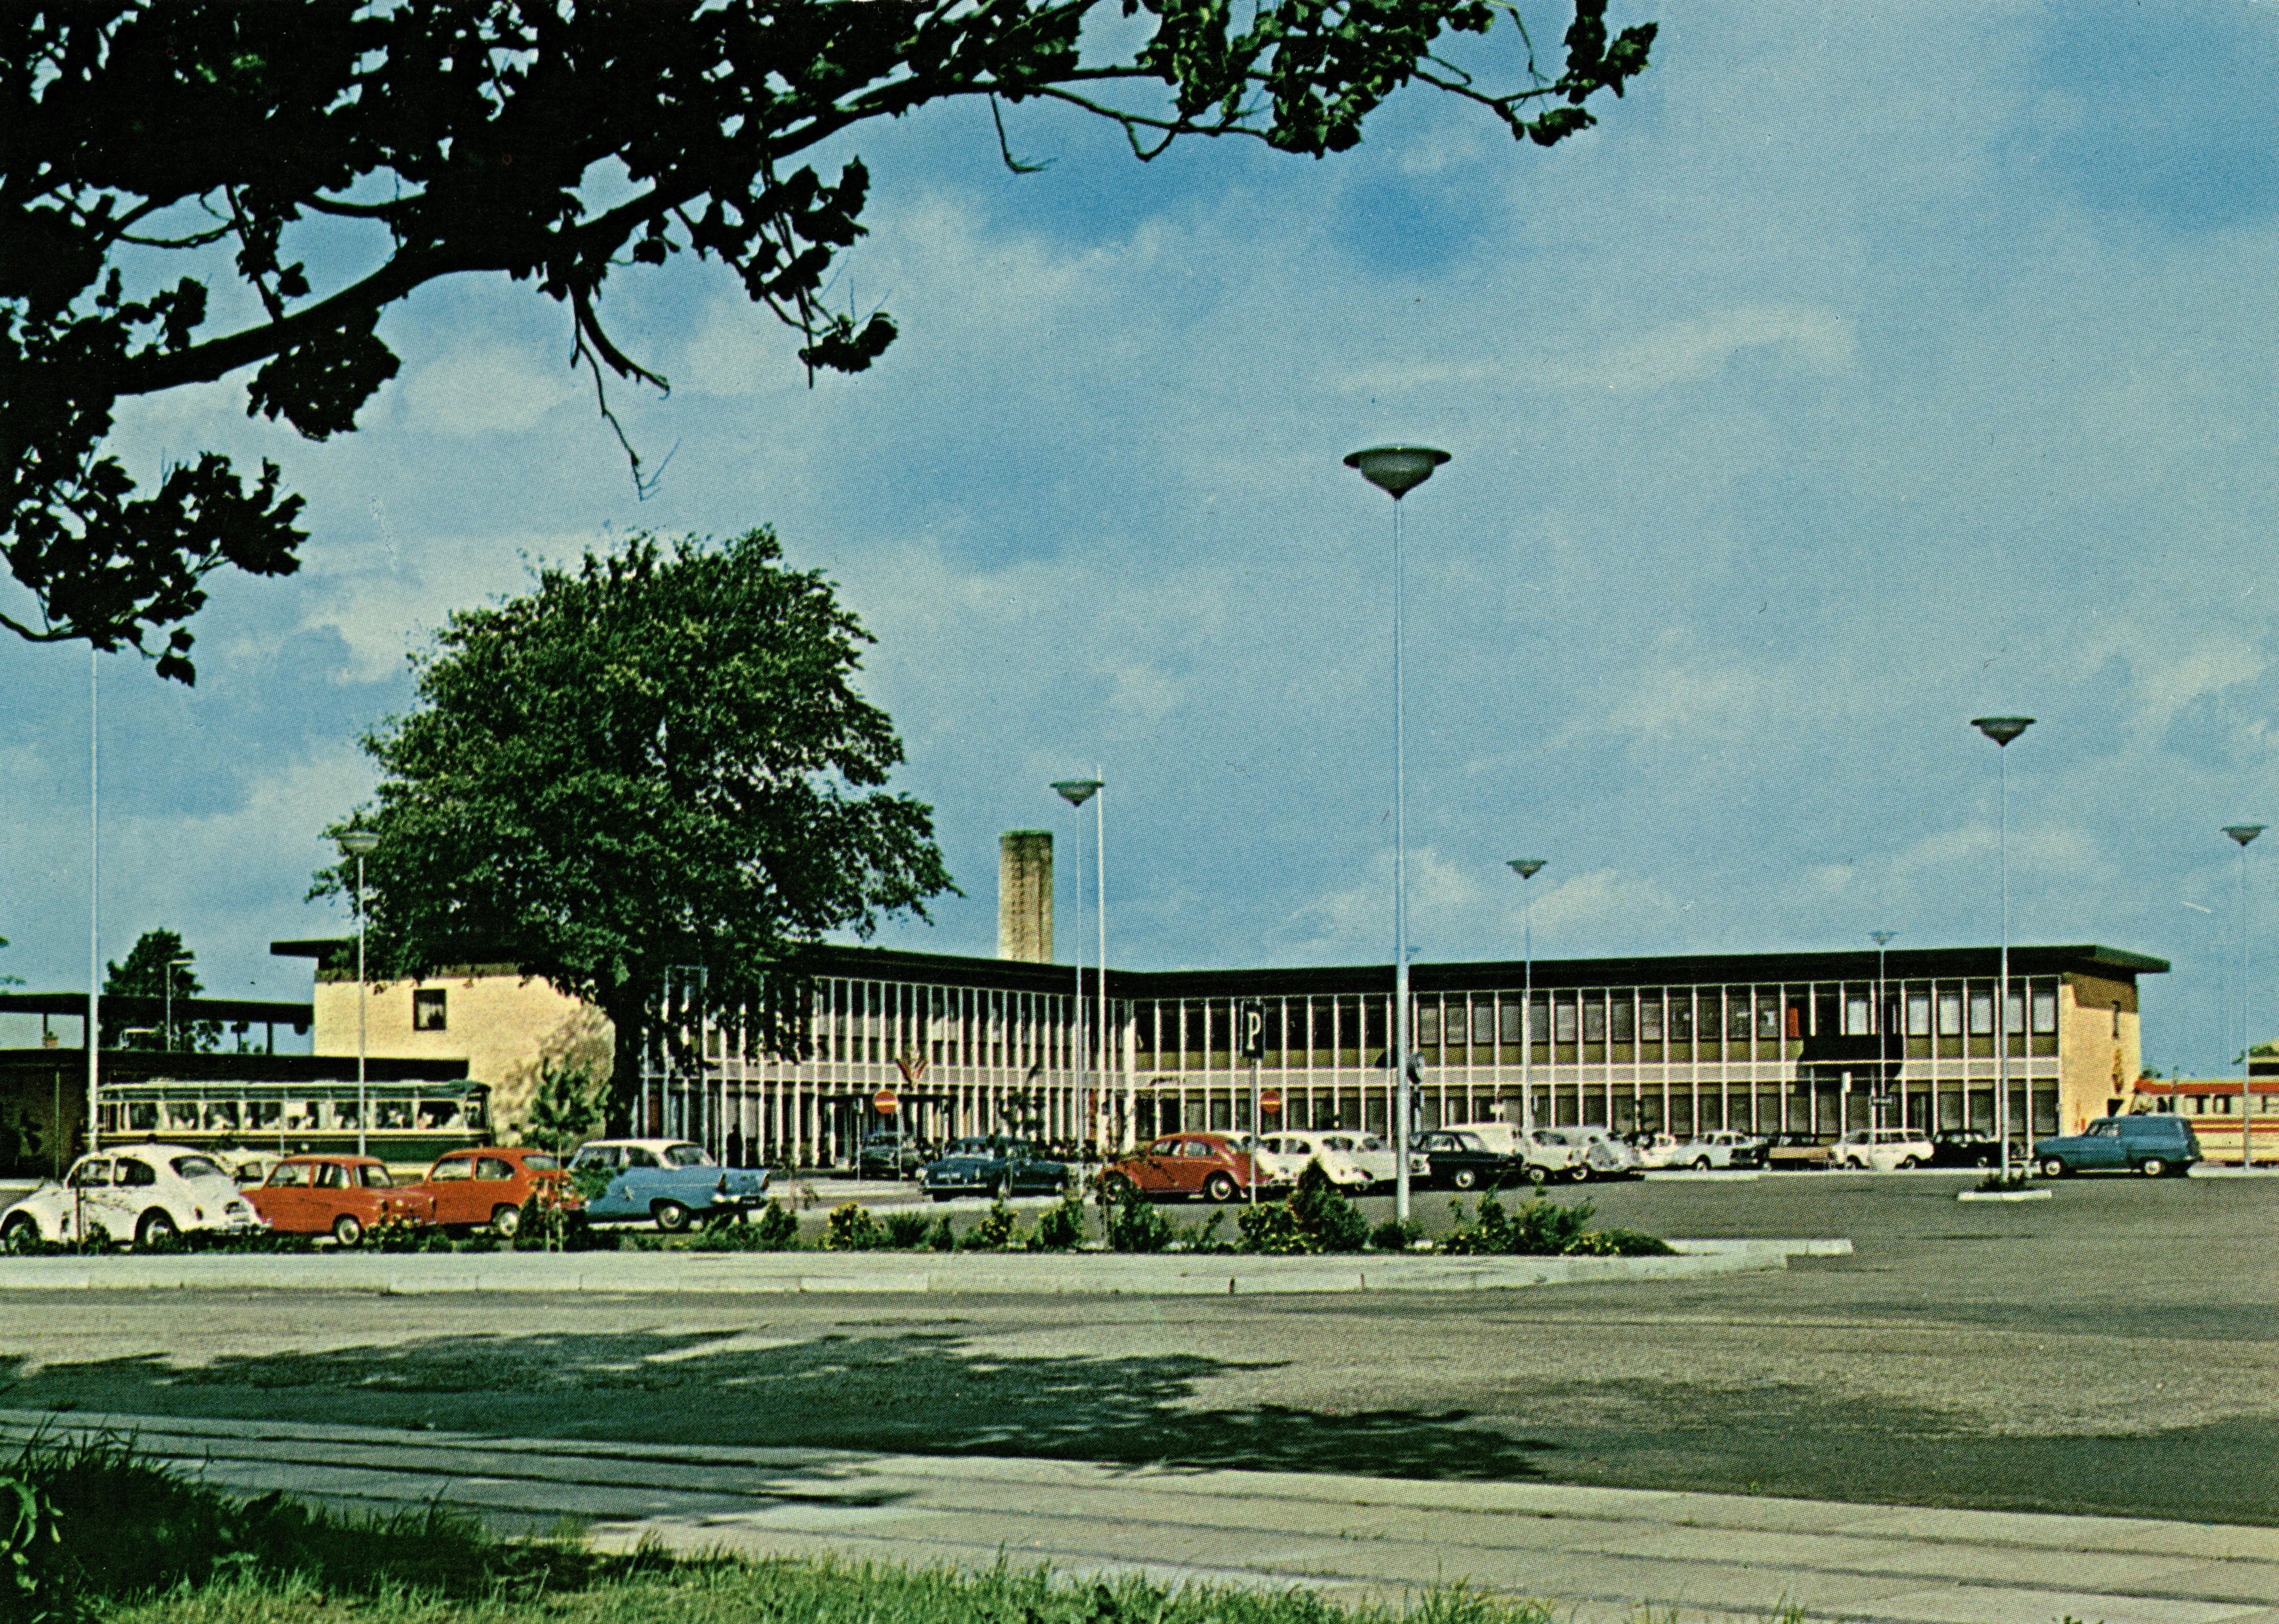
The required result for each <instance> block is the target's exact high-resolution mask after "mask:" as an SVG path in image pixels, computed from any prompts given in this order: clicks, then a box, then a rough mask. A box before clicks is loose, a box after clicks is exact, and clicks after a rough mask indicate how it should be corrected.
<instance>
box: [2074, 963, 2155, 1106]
mask: <svg viewBox="0 0 2279 1624" xmlns="http://www.w3.org/2000/svg"><path fill="white" fill-rule="evenodd" d="M2058 1029H2059V1042H2058V1053H2059V1055H2060V1070H2059V1074H2058V1131H2059V1132H2060V1133H2079V1132H2080V1131H2081V1130H2083V1128H2084V1127H2086V1126H2087V1125H2088V1124H2089V1123H2091V1122H2095V1121H2096V1120H2097V1119H2098V1118H2099V1117H2100V1116H2103V1115H2105V1110H2106V1105H2107V1104H2108V1103H2109V1102H2110V1101H2112V1100H2114V1099H2120V1100H2122V1101H2123V1104H2122V1109H2123V1110H2126V1109H2127V1108H2128V1106H2127V1104H2126V1101H2127V1100H2128V1099H2129V1094H2130V1092H2132V1091H2133V1090H2134V1089H2135V1087H2136V1085H2137V1072H2138V1071H2140V1070H2142V1069H2143V1065H2144V1048H2143V1043H2142V1029H2141V1028H2140V1026H2139V1025H2138V1018H2137V989H2136V987H2135V986H2134V985H2133V984H2130V983H2128V982H2125V981H2108V980H2106V978H2105V977H2101V976H2082V975H2069V976H2068V977H2066V978H2065V981H2064V983H2063V984H2061V985H2060V988H2059V990H2058Z"/></svg>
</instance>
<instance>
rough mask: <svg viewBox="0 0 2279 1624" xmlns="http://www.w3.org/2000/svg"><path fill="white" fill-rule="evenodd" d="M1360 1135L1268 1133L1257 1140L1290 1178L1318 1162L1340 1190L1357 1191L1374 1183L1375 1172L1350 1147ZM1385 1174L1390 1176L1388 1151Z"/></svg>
mask: <svg viewBox="0 0 2279 1624" xmlns="http://www.w3.org/2000/svg"><path fill="white" fill-rule="evenodd" d="M1360 1137H1361V1136H1359V1135H1358V1134H1352V1133H1270V1134H1268V1135H1267V1136H1266V1137H1265V1138H1263V1139H1262V1140H1260V1141H1259V1143H1261V1144H1262V1145H1264V1146H1265V1147H1266V1153H1267V1154H1268V1155H1269V1156H1271V1157H1273V1158H1275V1159H1276V1160H1277V1161H1279V1162H1280V1163H1281V1164H1282V1165H1284V1166H1285V1167H1287V1168H1290V1169H1291V1174H1290V1176H1291V1177H1292V1178H1295V1177H1297V1176H1298V1175H1299V1174H1300V1173H1301V1172H1303V1171H1304V1170H1305V1167H1306V1164H1307V1163H1308V1162H1309V1161H1318V1162H1320V1163H1321V1164H1322V1171H1323V1172H1324V1173H1326V1174H1327V1175H1329V1179H1330V1183H1331V1184H1335V1185H1336V1186H1337V1187H1338V1188H1339V1189H1340V1190H1355V1191H1359V1190H1366V1189H1368V1188H1369V1187H1370V1185H1371V1184H1375V1183H1376V1182H1377V1174H1376V1171H1375V1170H1374V1169H1373V1168H1369V1167H1367V1166H1364V1165H1363V1164H1362V1161H1361V1160H1360V1159H1359V1158H1358V1157H1357V1156H1355V1155H1354V1151H1353V1146H1354V1144H1355V1142H1356V1141H1357V1140H1358V1139H1359V1138H1360ZM1385 1176H1386V1177H1387V1178H1390V1177H1392V1176H1393V1168H1392V1159H1391V1155H1390V1153H1388V1154H1387V1157H1386V1166H1385Z"/></svg>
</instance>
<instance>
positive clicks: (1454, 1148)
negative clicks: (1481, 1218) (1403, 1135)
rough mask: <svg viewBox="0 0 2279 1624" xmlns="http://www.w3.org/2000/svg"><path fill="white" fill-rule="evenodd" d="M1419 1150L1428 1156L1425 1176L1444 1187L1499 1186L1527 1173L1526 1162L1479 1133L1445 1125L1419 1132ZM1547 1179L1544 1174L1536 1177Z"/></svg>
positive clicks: (1418, 1151) (1476, 1187) (1538, 1179)
mask: <svg viewBox="0 0 2279 1624" xmlns="http://www.w3.org/2000/svg"><path fill="white" fill-rule="evenodd" d="M1416 1151H1417V1153H1418V1154H1420V1155H1422V1156H1423V1158H1424V1164H1425V1175H1424V1176H1425V1177H1426V1178H1427V1179H1428V1180H1429V1181H1430V1182H1431V1183H1432V1184H1436V1185H1438V1186H1439V1187H1440V1188H1441V1189H1443V1190H1478V1189H1483V1188H1485V1189H1489V1190H1495V1189H1499V1188H1500V1187H1501V1186H1503V1185H1505V1184H1515V1183H1517V1182H1519V1181H1520V1180H1522V1179H1523V1178H1525V1177H1526V1176H1527V1175H1526V1164H1525V1163H1524V1162H1523V1161H1522V1160H1521V1159H1520V1158H1519V1157H1517V1156H1515V1155H1507V1154H1505V1153H1503V1152H1501V1151H1493V1150H1490V1149H1489V1148H1488V1146H1487V1142H1486V1141H1485V1139H1483V1138H1480V1136H1479V1135H1477V1134H1476V1133H1467V1132H1465V1131H1464V1130H1462V1129H1456V1128H1443V1129H1439V1130H1435V1131H1433V1132H1431V1133H1420V1134H1418V1135H1417V1136H1416ZM1534 1182H1535V1183H1537V1184H1541V1183H1542V1182H1543V1180H1542V1178H1541V1177H1538V1178H1537V1179H1535V1181H1534Z"/></svg>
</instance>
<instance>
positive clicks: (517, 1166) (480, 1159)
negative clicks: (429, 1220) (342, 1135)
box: [411, 1145, 578, 1238]
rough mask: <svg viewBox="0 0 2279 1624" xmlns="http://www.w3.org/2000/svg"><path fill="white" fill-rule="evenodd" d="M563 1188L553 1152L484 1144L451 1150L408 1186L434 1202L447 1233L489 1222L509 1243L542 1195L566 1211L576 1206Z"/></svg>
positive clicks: (560, 1167)
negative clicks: (526, 1208)
mask: <svg viewBox="0 0 2279 1624" xmlns="http://www.w3.org/2000/svg"><path fill="white" fill-rule="evenodd" d="M411 1189H414V1190H418V1191H423V1192H424V1193H425V1194H426V1195H427V1196H428V1197H429V1198H431V1199H433V1200H434V1203H435V1222H437V1223H440V1224H442V1225H444V1226H446V1227H447V1228H451V1229H473V1228H475V1227H477V1226H479V1225H481V1224H488V1225H490V1227H491V1229H492V1230H493V1232H495V1234H498V1235H500V1236H502V1237H507V1238H512V1237H513V1235H514V1233H515V1231H516V1230H517V1229H520V1228H521V1227H522V1208H523V1205H524V1203H526V1202H527V1201H528V1200H529V1199H530V1198H531V1197H532V1196H533V1195H536V1194H537V1193H539V1192H540V1191H549V1192H550V1197H551V1199H554V1200H556V1201H559V1202H560V1203H561V1204H562V1205H563V1206H564V1207H575V1206H577V1205H578V1200H577V1198H576V1197H574V1196H572V1195H569V1194H567V1193H565V1192H564V1173H563V1171H562V1159H561V1158H560V1157H558V1156H556V1155H555V1154H554V1153H553V1152H551V1151H542V1150H531V1149H527V1148H526V1147H524V1146H522V1145H504V1146H502V1145H480V1146H478V1147H477V1148H475V1149H473V1150H458V1151H453V1152H452V1153H450V1154H449V1155H448V1156H445V1157H443V1158H442V1159H441V1160H440V1161H437V1162H436V1163H435V1165H434V1167H432V1168H428V1169H427V1176H426V1178H425V1179H422V1180H421V1181H420V1182H419V1183H418V1184H414V1185H411Z"/></svg>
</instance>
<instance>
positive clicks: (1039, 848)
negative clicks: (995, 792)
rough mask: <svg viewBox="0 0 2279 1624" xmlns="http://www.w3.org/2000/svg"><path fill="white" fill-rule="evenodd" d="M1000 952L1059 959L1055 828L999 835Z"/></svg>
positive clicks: (1042, 960) (1034, 959)
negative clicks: (1055, 941)
mask: <svg viewBox="0 0 2279 1624" xmlns="http://www.w3.org/2000/svg"><path fill="white" fill-rule="evenodd" d="M997 956H998V957H999V958H1001V959H1018V960H1020V961H1023V962H1024V963H1027V964H1050V963H1051V962H1052V961H1053V832H1052V831H1051V830H1049V829H1009V830H1007V831H1005V832H1004V833H1003V834H1001V835H1000V836H999V837H998V838H997Z"/></svg>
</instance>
